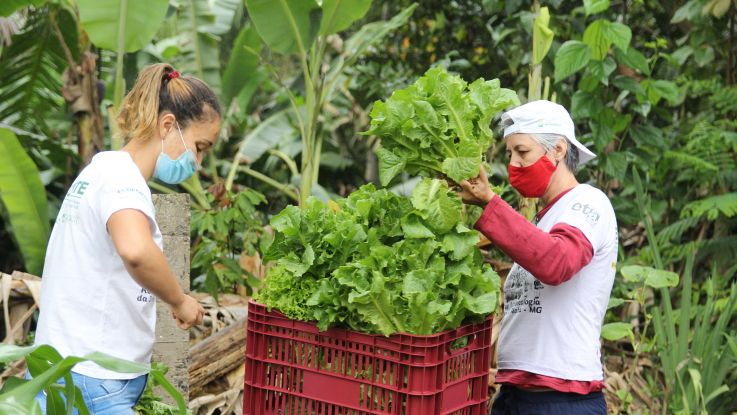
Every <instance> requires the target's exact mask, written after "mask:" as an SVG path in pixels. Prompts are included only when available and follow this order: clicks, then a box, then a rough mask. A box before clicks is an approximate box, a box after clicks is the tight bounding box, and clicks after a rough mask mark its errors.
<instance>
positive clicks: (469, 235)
mask: <svg viewBox="0 0 737 415" xmlns="http://www.w3.org/2000/svg"><path fill="white" fill-rule="evenodd" d="M478 242H479V234H478V233H477V232H476V231H471V230H468V229H467V230H466V231H465V232H460V233H455V232H451V233H448V234H446V235H445V236H444V237H443V244H442V250H443V252H446V253H450V257H451V259H454V260H456V261H458V260H461V259H463V258H465V257H466V256H468V255H470V254H471V253H472V252H473V250H474V249H475V247H476V244H477V243H478Z"/></svg>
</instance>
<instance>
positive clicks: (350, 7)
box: [320, 0, 371, 36]
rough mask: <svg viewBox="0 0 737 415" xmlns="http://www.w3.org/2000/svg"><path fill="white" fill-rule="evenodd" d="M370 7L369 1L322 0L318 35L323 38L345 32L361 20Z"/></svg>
mask: <svg viewBox="0 0 737 415" xmlns="http://www.w3.org/2000/svg"><path fill="white" fill-rule="evenodd" d="M369 7H371V0H322V22H321V23H320V34H321V35H323V36H325V35H329V34H332V33H337V32H340V31H341V30H345V29H347V28H348V26H350V25H351V23H353V22H355V21H356V20H358V19H360V18H362V17H363V16H364V15H365V14H366V12H368V10H369Z"/></svg>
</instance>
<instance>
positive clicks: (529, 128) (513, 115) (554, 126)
mask: <svg viewBox="0 0 737 415" xmlns="http://www.w3.org/2000/svg"><path fill="white" fill-rule="evenodd" d="M505 116H507V117H509V119H511V120H512V122H513V124H512V125H510V126H509V127H507V128H505V129H504V138H507V137H508V136H510V135H512V134H516V133H524V134H535V133H543V134H559V135H562V136H564V137H565V138H567V139H568V141H570V142H571V144H573V145H574V146H576V147H577V148H578V164H579V165H583V164H585V163H586V162H588V161H590V160H591V159H593V158H595V157H596V154H594V153H592V152H591V150H589V149H588V148H586V146H585V145H583V144H581V143H580V142H579V141H578V140H576V133H575V129H574V126H573V120H572V119H571V116H570V114H568V111H567V110H566V109H565V108H564V107H563V106H562V105H559V104H556V103H554V102H550V101H544V100H540V101H532V102H528V103H527V104H524V105H520V106H519V107H517V108H513V109H511V110H509V111H507V112H506V113H505Z"/></svg>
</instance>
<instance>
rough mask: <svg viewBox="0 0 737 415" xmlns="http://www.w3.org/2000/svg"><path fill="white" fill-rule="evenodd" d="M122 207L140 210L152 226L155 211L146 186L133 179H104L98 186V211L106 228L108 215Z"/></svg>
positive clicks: (152, 226)
mask: <svg viewBox="0 0 737 415" xmlns="http://www.w3.org/2000/svg"><path fill="white" fill-rule="evenodd" d="M123 209H135V210H138V211H140V212H141V213H143V214H144V215H146V217H147V218H148V220H149V224H150V225H151V228H152V229H153V228H154V224H155V213H154V207H153V204H152V203H151V194H150V192H149V190H148V188H147V187H144V188H142V187H141V185H140V184H138V183H135V181H133V180H124V179H122V178H113V179H111V180H106V181H105V183H103V185H102V187H101V188H100V198H99V213H100V219H101V220H102V224H103V226H104V227H105V228H107V222H108V220H110V216H112V215H113V213H115V212H117V211H119V210H123Z"/></svg>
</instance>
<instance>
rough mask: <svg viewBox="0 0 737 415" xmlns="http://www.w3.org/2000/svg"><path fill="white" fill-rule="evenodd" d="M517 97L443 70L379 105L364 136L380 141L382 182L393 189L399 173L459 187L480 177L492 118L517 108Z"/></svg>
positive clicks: (430, 73) (495, 81)
mask: <svg viewBox="0 0 737 415" xmlns="http://www.w3.org/2000/svg"><path fill="white" fill-rule="evenodd" d="M518 104H519V99H518V98H517V94H516V93H515V92H514V91H512V90H509V89H505V88H501V87H500V84H499V80H498V79H493V80H490V81H485V80H484V79H483V78H480V79H477V80H475V81H474V82H473V83H471V84H470V85H469V84H467V83H466V82H465V81H464V80H463V79H461V77H459V76H457V75H452V74H450V73H448V72H447V71H446V70H445V69H444V68H442V67H436V68H432V69H430V70H428V71H427V72H426V73H425V75H423V76H422V77H421V78H419V79H418V80H417V81H416V82H415V83H414V84H412V85H410V86H408V87H407V88H404V89H400V90H397V91H394V93H393V94H392V95H391V97H390V98H389V99H387V100H386V101H376V102H375V103H374V107H373V109H372V110H371V127H370V129H369V130H368V131H366V132H365V133H364V134H365V135H376V136H378V137H380V138H381V143H382V147H381V148H379V149H378V150H377V152H376V155H377V157H378V159H379V180H380V181H381V184H382V185H384V186H387V185H389V184H390V183H391V182H392V180H394V178H396V177H397V176H398V175H399V174H400V173H401V172H403V171H407V172H408V173H409V174H413V175H417V174H421V175H424V176H438V175H444V176H447V177H449V178H451V179H452V180H454V181H455V182H460V181H461V180H465V179H470V178H473V177H476V176H477V175H478V173H479V168H480V165H481V161H482V156H483V154H484V153H485V152H486V150H487V149H488V148H489V146H491V143H492V141H493V138H494V137H493V132H492V130H491V128H490V124H491V121H492V119H493V117H494V116H495V115H496V114H497V113H499V112H500V111H502V110H504V109H505V108H507V107H510V106H513V105H518Z"/></svg>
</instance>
